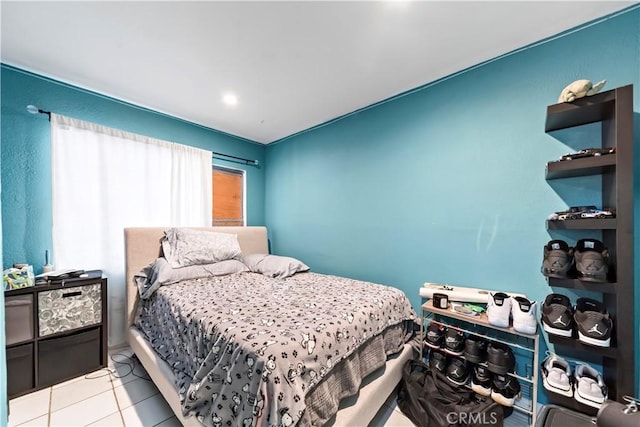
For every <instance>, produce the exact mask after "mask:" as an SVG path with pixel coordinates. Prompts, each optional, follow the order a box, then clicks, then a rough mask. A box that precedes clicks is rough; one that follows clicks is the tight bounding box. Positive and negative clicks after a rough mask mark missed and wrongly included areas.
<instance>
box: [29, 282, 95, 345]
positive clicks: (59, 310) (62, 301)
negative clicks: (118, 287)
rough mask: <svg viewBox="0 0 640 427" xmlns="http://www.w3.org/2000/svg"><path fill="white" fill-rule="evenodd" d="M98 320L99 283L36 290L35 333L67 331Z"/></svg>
mask: <svg viewBox="0 0 640 427" xmlns="http://www.w3.org/2000/svg"><path fill="white" fill-rule="evenodd" d="M100 322H102V287H101V285H100V283H95V284H92V285H85V286H75V287H69V288H66V287H65V288H60V289H54V290H51V291H43V292H39V293H38V331H39V332H38V336H40V337H43V336H47V335H51V334H55V333H59V332H68V331H72V330H74V329H78V328H82V327H85V326H90V325H96V324H98V323H100Z"/></svg>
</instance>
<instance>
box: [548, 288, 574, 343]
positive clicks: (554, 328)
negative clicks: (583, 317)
mask: <svg viewBox="0 0 640 427" xmlns="http://www.w3.org/2000/svg"><path fill="white" fill-rule="evenodd" d="M542 328H543V329H544V330H545V331H547V332H548V333H550V334H553V335H560V336H562V337H571V336H572V335H573V306H572V305H571V301H570V300H569V298H568V297H567V296H565V295H562V294H549V295H547V297H546V298H545V300H544V304H542Z"/></svg>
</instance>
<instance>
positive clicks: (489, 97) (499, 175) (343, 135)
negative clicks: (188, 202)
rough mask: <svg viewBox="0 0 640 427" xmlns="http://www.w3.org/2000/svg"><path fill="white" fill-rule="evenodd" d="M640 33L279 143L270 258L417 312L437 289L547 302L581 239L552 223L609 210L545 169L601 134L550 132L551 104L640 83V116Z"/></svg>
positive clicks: (576, 182)
mask: <svg viewBox="0 0 640 427" xmlns="http://www.w3.org/2000/svg"><path fill="white" fill-rule="evenodd" d="M639 28H640V9H638V8H635V9H633V10H630V11H628V12H627V13H624V14H622V15H621V16H617V17H615V18H613V19H610V20H607V21H604V22H601V23H598V24H596V25H592V26H588V27H585V28H583V29H581V30H579V31H576V32H568V33H566V34H564V35H563V36H562V37H559V38H557V39H554V40H550V41H547V42H546V43H539V44H537V45H535V46H530V47H528V48H527V49H522V50H521V51H519V52H516V53H514V54H512V55H508V56H505V57H502V58H499V59H497V60H495V61H490V62H488V63H486V64H484V65H482V66H479V67H475V68H473V69H470V70H467V71H466V72H462V73H459V74H458V75H456V76H453V77H451V78H448V79H443V80H442V81H440V82H437V83H436V84H432V85H428V86H426V87H424V88H423V89H422V90H418V91H414V92H412V93H411V94H407V95H405V96H402V97H398V98H396V99H393V100H390V101H388V102H385V103H381V104H379V105H377V106H374V107H372V108H369V109H365V110H363V111H360V112H358V113H357V114H353V115H349V116H346V117H344V118H343V119H341V120H336V121H333V122H331V123H329V124H327V125H325V126H320V127H317V128H316V129H312V130H310V131H307V132H304V133H301V134H299V135H296V136H293V137H291V138H287V139H285V140H283V141H281V142H278V143H275V144H272V145H269V146H268V147H267V165H268V168H267V174H266V187H265V189H266V200H267V205H266V208H265V215H266V223H267V226H268V227H269V233H270V236H271V240H272V241H271V244H272V251H273V252H274V253H278V254H283V255H290V256H295V257H299V258H300V259H302V260H304V262H306V263H307V264H308V265H309V266H311V268H312V270H315V271H317V272H324V273H330V274H340V275H346V276H349V277H353V278H357V279H364V280H372V281H377V282H382V283H386V284H389V285H394V286H397V287H399V288H400V289H402V290H403V291H405V293H407V294H408V295H409V297H410V299H411V301H412V303H413V305H414V307H415V308H416V309H418V307H419V304H420V298H419V296H418V288H419V286H421V284H422V283H423V282H425V281H430V282H438V283H451V284H458V285H463V286H464V285H466V286H472V287H479V288H487V289H498V290H505V291H513V292H523V293H526V294H527V295H528V296H529V297H530V298H533V299H535V300H538V301H541V300H543V299H544V297H545V296H546V295H547V294H548V293H551V292H552V290H551V288H550V287H549V286H548V285H547V283H546V281H545V278H544V277H543V276H542V274H541V273H540V265H541V262H542V247H543V245H545V244H546V243H547V242H548V241H549V240H550V239H551V238H552V236H553V238H564V239H567V240H570V241H571V240H572V239H573V240H572V241H571V243H575V241H576V240H577V239H578V238H579V237H578V235H577V233H576V234H574V235H550V234H549V233H548V232H547V230H546V229H545V219H546V217H547V216H548V215H549V213H551V212H553V211H558V210H562V209H564V208H565V207H566V206H568V205H579V204H599V202H598V200H599V194H598V189H599V179H598V178H597V177H586V178H573V179H571V180H562V181H558V182H552V183H547V182H546V181H545V179H544V173H545V164H546V162H547V161H549V160H554V159H558V158H559V157H560V156H561V155H563V154H566V153H567V152H570V151H573V150H576V149H579V148H585V147H590V146H594V144H596V142H594V141H598V138H599V136H598V135H599V127H598V126H599V125H597V126H596V125H592V126H586V127H585V129H583V131H582V132H581V133H580V134H579V135H578V136H577V137H576V136H575V134H574V135H573V137H571V135H560V136H558V135H554V136H551V135H547V134H545V132H544V123H545V115H546V107H547V105H549V104H554V103H555V102H556V100H557V98H558V95H559V93H560V91H561V90H562V89H563V88H564V87H565V86H566V85H567V84H568V83H569V82H572V81H574V80H577V79H581V78H587V79H591V80H593V81H598V80H601V79H606V80H607V84H606V86H605V88H604V89H603V90H607V89H611V88H615V87H619V86H624V85H628V84H634V85H635V86H634V111H635V112H636V113H638V112H640V96H639V95H640V92H639V90H640V67H639V63H640V59H639V55H640V54H639V46H640V41H639V31H638V29H639ZM636 135H637V132H636ZM560 137H561V138H560ZM557 138H560V139H562V141H563V142H561V141H560V140H559V139H557ZM639 146H640V144H638V143H637V139H636V147H639ZM636 153H637V154H638V155H640V149H638V148H636ZM636 174H640V169H639V170H638V172H637V173H636ZM636 178H637V177H636ZM639 189H640V188H639V187H637V186H636V191H638V190H639ZM638 212H640V211H639V210H637V211H636V224H640V220H639V218H638V214H637V213H638ZM636 230H637V228H636ZM585 237H586V236H585ZM593 237H598V235H597V234H596V235H593ZM638 240H639V239H636V242H638ZM635 253H636V258H635V259H636V260H638V259H640V250H638V248H637V247H636V252H635ZM636 271H640V262H637V265H636ZM639 279H640V274H636V283H635V288H636V296H639V295H640V280H639ZM637 298H638V297H637ZM574 301H575V299H574ZM637 301H638V299H637ZM638 319H639V317H638V310H636V319H635V323H636V325H638V323H639V322H638ZM619 321H620V323H619V326H620V327H622V326H623V324H624V321H625V320H623V319H619ZM636 327H637V326H636ZM636 355H637V356H640V351H638V345H637V342H636ZM639 361H640V359H639ZM636 366H638V367H640V363H638V361H637V362H636ZM637 375H638V372H637V370H636V382H637V378H638V377H637Z"/></svg>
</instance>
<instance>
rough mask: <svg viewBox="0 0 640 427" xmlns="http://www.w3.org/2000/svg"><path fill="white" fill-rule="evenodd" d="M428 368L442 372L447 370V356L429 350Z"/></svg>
mask: <svg viewBox="0 0 640 427" xmlns="http://www.w3.org/2000/svg"><path fill="white" fill-rule="evenodd" d="M429 367H430V368H431V369H433V370H435V371H440V372H444V371H445V369H447V356H445V355H444V353H443V352H441V351H438V350H431V353H430V354H429Z"/></svg>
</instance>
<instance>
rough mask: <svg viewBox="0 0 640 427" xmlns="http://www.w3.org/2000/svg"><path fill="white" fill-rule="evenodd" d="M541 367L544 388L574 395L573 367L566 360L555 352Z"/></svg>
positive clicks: (565, 394) (566, 394) (569, 395)
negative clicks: (572, 383)
mask: <svg viewBox="0 0 640 427" xmlns="http://www.w3.org/2000/svg"><path fill="white" fill-rule="evenodd" d="M541 368H542V369H541V373H542V384H543V385H544V388H546V389H547V390H549V391H550V392H552V393H557V394H561V395H563V396H567V397H572V396H573V389H572V385H571V368H570V367H569V363H568V362H567V361H566V360H564V359H563V358H562V357H560V356H557V355H555V354H553V355H551V356H549V357H547V358H546V359H545V360H544V361H543V362H542V365H541Z"/></svg>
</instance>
